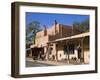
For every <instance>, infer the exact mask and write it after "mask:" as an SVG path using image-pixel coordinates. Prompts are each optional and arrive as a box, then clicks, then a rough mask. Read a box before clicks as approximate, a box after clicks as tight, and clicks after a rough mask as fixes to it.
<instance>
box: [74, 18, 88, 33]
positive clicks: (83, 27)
mask: <svg viewBox="0 0 100 80" xmlns="http://www.w3.org/2000/svg"><path fill="white" fill-rule="evenodd" d="M73 27H74V28H75V29H77V30H79V31H80V32H88V31H89V19H86V20H84V21H82V22H74V23H73Z"/></svg>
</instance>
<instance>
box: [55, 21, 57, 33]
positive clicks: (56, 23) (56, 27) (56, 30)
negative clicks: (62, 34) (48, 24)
mask: <svg viewBox="0 0 100 80" xmlns="http://www.w3.org/2000/svg"><path fill="white" fill-rule="evenodd" d="M56 26H57V21H56V20H55V22H54V27H55V34H56V32H57V30H56V28H57V27H56Z"/></svg>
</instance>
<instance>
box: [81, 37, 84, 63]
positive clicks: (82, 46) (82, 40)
mask: <svg viewBox="0 0 100 80" xmlns="http://www.w3.org/2000/svg"><path fill="white" fill-rule="evenodd" d="M81 51H82V52H81V53H82V54H81V58H82V62H84V38H82V39H81Z"/></svg>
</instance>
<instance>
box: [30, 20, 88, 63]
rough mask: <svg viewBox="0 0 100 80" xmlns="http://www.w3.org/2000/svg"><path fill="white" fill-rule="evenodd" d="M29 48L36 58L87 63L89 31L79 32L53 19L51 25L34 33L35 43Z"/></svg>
mask: <svg viewBox="0 0 100 80" xmlns="http://www.w3.org/2000/svg"><path fill="white" fill-rule="evenodd" d="M31 48H32V53H33V56H34V53H35V54H38V56H37V57H38V59H39V58H43V60H51V61H69V62H73V61H76V62H81V63H89V32H85V33H81V32H80V31H79V30H77V29H75V28H74V27H72V26H68V25H63V24H59V23H57V21H55V22H54V25H53V26H52V27H50V28H48V29H47V27H46V26H44V30H42V31H40V32H38V33H36V39H35V45H32V46H31ZM35 48H37V50H36V49H35ZM36 51H37V52H36Z"/></svg>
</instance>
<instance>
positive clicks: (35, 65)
mask: <svg viewBox="0 0 100 80" xmlns="http://www.w3.org/2000/svg"><path fill="white" fill-rule="evenodd" d="M45 66H53V65H52V64H46V63H40V62H32V61H26V67H45Z"/></svg>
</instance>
